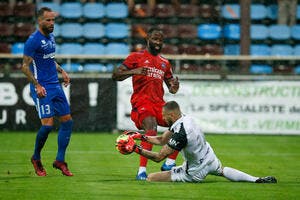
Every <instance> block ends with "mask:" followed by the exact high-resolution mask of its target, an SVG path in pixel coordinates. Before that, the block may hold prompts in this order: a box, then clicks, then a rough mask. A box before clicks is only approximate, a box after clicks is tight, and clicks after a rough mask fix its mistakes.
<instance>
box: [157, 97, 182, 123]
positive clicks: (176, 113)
mask: <svg viewBox="0 0 300 200" xmlns="http://www.w3.org/2000/svg"><path fill="white" fill-rule="evenodd" d="M162 115H163V119H164V120H165V121H166V123H167V124H168V125H169V126H171V125H172V124H173V123H174V122H175V121H177V120H178V119H179V118H180V117H181V110H180V107H179V105H178V103H177V102H176V101H169V102H167V103H166V104H165V105H164V106H163V110H162Z"/></svg>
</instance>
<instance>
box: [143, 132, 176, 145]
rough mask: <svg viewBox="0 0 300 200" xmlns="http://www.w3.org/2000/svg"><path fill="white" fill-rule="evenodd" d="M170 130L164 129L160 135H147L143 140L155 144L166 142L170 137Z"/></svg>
mask: <svg viewBox="0 0 300 200" xmlns="http://www.w3.org/2000/svg"><path fill="white" fill-rule="evenodd" d="M171 135H172V132H171V131H169V130H166V131H165V132H164V133H163V134H162V135H158V136H147V137H146V138H145V141H147V142H149V143H151V144H155V145H161V146H162V145H165V144H167V143H168V141H169V139H170V138H171Z"/></svg>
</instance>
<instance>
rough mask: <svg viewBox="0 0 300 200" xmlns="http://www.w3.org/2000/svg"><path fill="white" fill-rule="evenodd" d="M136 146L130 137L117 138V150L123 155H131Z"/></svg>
mask: <svg viewBox="0 0 300 200" xmlns="http://www.w3.org/2000/svg"><path fill="white" fill-rule="evenodd" d="M135 146H136V144H135V141H134V139H133V138H132V137H130V136H127V135H124V134H123V135H120V136H119V137H118V138H117V142H116V148H117V150H118V151H119V152H120V153H121V154H125V155H126V154H131V153H132V152H133V151H134V149H135Z"/></svg>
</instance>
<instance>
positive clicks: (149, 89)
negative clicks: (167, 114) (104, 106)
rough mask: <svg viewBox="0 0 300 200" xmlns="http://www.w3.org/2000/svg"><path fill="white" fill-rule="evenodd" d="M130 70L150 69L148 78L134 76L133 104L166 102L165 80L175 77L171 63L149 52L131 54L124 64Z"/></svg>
mask: <svg viewBox="0 0 300 200" xmlns="http://www.w3.org/2000/svg"><path fill="white" fill-rule="evenodd" d="M123 65H124V66H126V67H127V68H128V69H135V68H139V67H146V68H148V73H147V75H146V76H143V75H133V76H132V85H133V94H132V96H131V104H132V105H133V106H135V105H137V104H138V103H139V102H144V101H146V102H147V101H151V102H153V103H162V102H164V99H163V96H164V88H163V82H164V80H167V79H170V78H172V77H173V75H172V69H171V65H170V63H169V61H168V60H167V59H165V58H163V57H162V56H160V55H157V56H154V55H152V54H150V53H149V52H148V51H147V50H144V51H140V52H133V53H131V54H130V55H129V56H128V57H127V58H126V59H125V60H124V62H123Z"/></svg>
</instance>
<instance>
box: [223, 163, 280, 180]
mask: <svg viewBox="0 0 300 200" xmlns="http://www.w3.org/2000/svg"><path fill="white" fill-rule="evenodd" d="M223 176H224V177H225V178H227V179H228V180H231V181H236V182H252V183H277V180H276V178H275V177H273V176H267V177H262V178H260V177H256V176H252V175H250V174H247V173H245V172H242V171H240V170H237V169H234V168H231V167H224V168H223Z"/></svg>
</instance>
